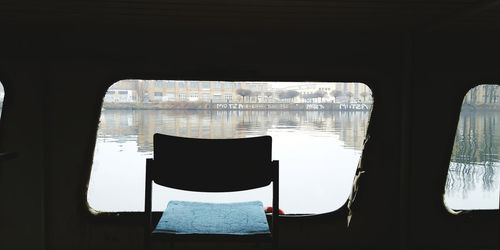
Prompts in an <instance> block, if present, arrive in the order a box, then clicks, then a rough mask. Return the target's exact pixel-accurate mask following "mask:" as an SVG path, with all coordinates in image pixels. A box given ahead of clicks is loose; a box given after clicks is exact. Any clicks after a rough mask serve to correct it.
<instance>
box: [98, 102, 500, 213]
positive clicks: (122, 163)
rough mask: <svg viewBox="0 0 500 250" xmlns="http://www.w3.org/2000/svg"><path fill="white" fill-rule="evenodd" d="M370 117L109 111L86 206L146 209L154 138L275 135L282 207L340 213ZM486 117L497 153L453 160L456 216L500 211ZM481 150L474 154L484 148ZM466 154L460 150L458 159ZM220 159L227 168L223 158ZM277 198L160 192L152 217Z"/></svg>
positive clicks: (450, 201)
mask: <svg viewBox="0 0 500 250" xmlns="http://www.w3.org/2000/svg"><path fill="white" fill-rule="evenodd" d="M491 114H492V113H490V115H491ZM493 114H494V113H493ZM369 115H370V113H369V112H368V111H357V112H340V111H330V112H323V111H172V110H105V111H103V112H102V115H101V122H100V125H99V131H98V138H97V143H96V149H95V153H94V163H93V166H92V173H91V179H90V183H89V190H88V202H89V205H90V206H91V207H92V208H94V209H96V210H98V211H142V210H143V209H144V204H143V203H144V167H145V159H146V158H148V157H152V149H153V148H152V142H153V141H152V137H153V134H154V133H164V134H170V135H177V136H185V137H196V138H238V137H252V136H258V135H270V136H272V137H273V159H275V160H279V161H280V207H281V208H282V209H283V210H284V211H285V212H286V213H289V214H311V213H325V212H330V211H334V210H336V209H338V208H339V207H341V206H342V205H343V204H344V203H345V201H346V200H347V197H348V196H349V193H350V190H351V185H352V179H353V176H354V172H355V168H356V166H357V164H358V161H359V158H360V155H361V151H362V143H363V140H364V138H365V133H366V129H367V126H368V121H369ZM484 117H485V116H475V117H472V118H469V119H471V120H472V121H475V120H478V122H479V123H481V125H478V126H475V127H474V128H471V129H478V131H476V132H474V133H475V134H477V135H479V134H481V133H483V134H484V133H490V134H491V135H492V136H491V138H489V139H487V141H488V143H490V144H488V145H491V146H489V148H491V150H492V151H491V152H494V153H491V154H489V155H491V157H490V158H488V159H486V160H488V163H487V164H482V165H481V157H480V156H478V157H479V158H477V159H476V160H475V161H474V163H473V164H466V163H464V161H463V160H462V158H461V157H453V158H452V160H453V161H454V162H453V163H452V167H451V168H450V172H449V173H450V176H451V177H452V178H449V180H450V179H451V180H453V182H451V181H448V182H447V185H446V198H445V201H446V203H447V205H448V206H450V207H452V208H455V209H459V208H467V207H473V208H481V209H484V208H495V207H496V208H498V186H499V185H498V182H499V181H498V179H499V178H498V176H499V174H498V168H499V167H498V162H499V161H498V153H497V151H498V148H497V147H496V145H497V144H498V142H499V138H498V135H499V133H497V131H496V127H495V128H494V131H491V129H486V130H481V131H479V127H481V126H483V125H482V124H483V123H482V120H484V119H487V120H488V119H493V120H495V121H496V120H497V119H500V118H499V117H498V114H494V115H493V116H492V117H493V118H491V117H490V118H484ZM486 117H489V116H488V115H486ZM488 121H489V120H488ZM472 123H474V122H472ZM490 123H491V122H490ZM490 123H488V122H487V124H490ZM485 126H489V125H485ZM466 129H469V127H467V128H466ZM459 130H460V127H459ZM482 136H483V137H488V134H484V135H482ZM479 142H480V141H478V142H477V143H476V144H474V147H476V146H477V147H480V146H478V144H480V143H479ZM488 150H490V149H488ZM462 151H463V150H462ZM462 151H460V150H454V154H458V153H460V152H462ZM464 152H469V151H466V150H465V151H464ZM488 152H489V151H488ZM214 154H219V156H220V159H221V161H223V160H224V153H223V152H220V153H219V152H214ZM193 157H196V155H193ZM455 162H456V164H455ZM455 165H456V166H455ZM464 169H474V171H472V172H473V173H469V171H465V172H464ZM464 173H467V174H464ZM495 192H496V193H495ZM495 194H496V198H495V196H494V195H495ZM271 197H272V196H271V190H270V187H267V188H262V189H257V190H253V191H245V192H236V193H232V194H227V193H224V194H206V193H204V194H199V193H195V192H186V191H179V190H174V189H168V188H164V187H159V186H156V185H154V186H153V209H154V210H157V211H160V210H163V209H164V208H165V207H166V204H167V202H168V200H171V199H182V200H198V201H212V202H232V201H244V200H262V201H263V203H264V204H265V205H271ZM478 200H480V201H478ZM495 202H496V203H495ZM495 204H496V205H495Z"/></svg>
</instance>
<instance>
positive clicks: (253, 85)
mask: <svg viewBox="0 0 500 250" xmlns="http://www.w3.org/2000/svg"><path fill="white" fill-rule="evenodd" d="M238 89H247V90H250V91H251V92H250V93H251V94H250V95H249V96H246V97H245V100H243V96H241V95H239V94H238V93H237V90H238ZM270 90H271V87H270V84H269V83H266V82H226V81H189V80H122V81H119V82H117V83H115V84H113V85H112V86H111V87H110V88H109V90H108V93H107V94H106V97H105V98H104V101H105V102H139V103H154V102H168V101H187V102H196V101H202V102H216V103H217V102H244V101H246V102H260V101H262V100H263V99H264V96H265V93H266V92H268V91H270Z"/></svg>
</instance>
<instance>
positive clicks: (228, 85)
mask: <svg viewBox="0 0 500 250" xmlns="http://www.w3.org/2000/svg"><path fill="white" fill-rule="evenodd" d="M233 86H234V84H233V83H232V82H226V83H224V88H225V89H232V88H233Z"/></svg>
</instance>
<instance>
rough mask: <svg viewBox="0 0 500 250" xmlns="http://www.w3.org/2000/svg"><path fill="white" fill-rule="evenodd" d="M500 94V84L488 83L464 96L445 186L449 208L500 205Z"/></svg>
mask: <svg viewBox="0 0 500 250" xmlns="http://www.w3.org/2000/svg"><path fill="white" fill-rule="evenodd" d="M499 95H500V89H499V85H492V84H484V85H479V86H477V87H475V88H473V89H471V90H469V92H468V93H467V95H466V96H465V97H464V100H463V103H462V110H461V112H460V119H459V122H458V125H457V130H456V132H455V143H454V145H453V151H452V154H451V159H450V165H449V169H448V176H447V180H446V186H445V194H444V202H445V204H446V206H447V207H448V208H451V209H453V210H484V209H498V208H499V194H500V192H499V182H500V124H499V123H500V99H499V98H498V96H499Z"/></svg>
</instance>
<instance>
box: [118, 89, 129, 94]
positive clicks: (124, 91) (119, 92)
mask: <svg viewBox="0 0 500 250" xmlns="http://www.w3.org/2000/svg"><path fill="white" fill-rule="evenodd" d="M118 94H119V95H128V91H126V90H121V91H118Z"/></svg>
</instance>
